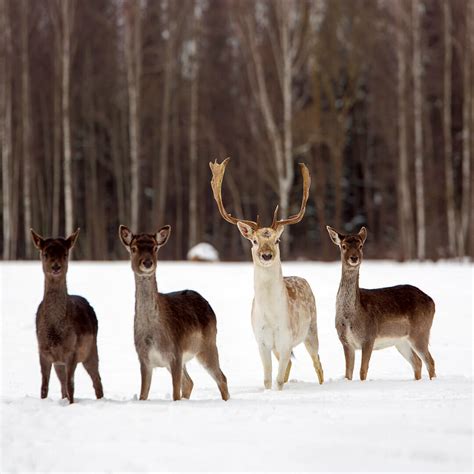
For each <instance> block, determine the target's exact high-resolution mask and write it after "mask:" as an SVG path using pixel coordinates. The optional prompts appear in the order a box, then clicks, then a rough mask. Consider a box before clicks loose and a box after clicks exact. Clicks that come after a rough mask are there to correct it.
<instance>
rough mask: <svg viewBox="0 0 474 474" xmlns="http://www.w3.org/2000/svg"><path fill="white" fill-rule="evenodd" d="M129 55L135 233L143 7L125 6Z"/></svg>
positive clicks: (133, 221) (136, 227)
mask: <svg viewBox="0 0 474 474" xmlns="http://www.w3.org/2000/svg"><path fill="white" fill-rule="evenodd" d="M125 11H126V26H125V42H126V46H125V53H126V62H127V85H128V108H129V135H130V180H131V183H130V188H131V189H130V221H131V226H132V229H134V232H138V231H139V223H140V215H139V214H140V207H139V206H140V110H139V105H140V79H141V62H142V59H141V11H140V3H139V2H137V1H133V0H131V1H130V0H129V1H127V3H126V4H125Z"/></svg>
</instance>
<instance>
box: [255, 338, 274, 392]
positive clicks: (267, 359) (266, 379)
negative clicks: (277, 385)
mask: <svg viewBox="0 0 474 474" xmlns="http://www.w3.org/2000/svg"><path fill="white" fill-rule="evenodd" d="M258 350H259V351H260V358H261V359H262V365H263V385H264V386H265V388H266V389H271V388H272V353H271V351H270V349H269V348H268V347H266V346H264V345H263V344H261V345H259V346H258Z"/></svg>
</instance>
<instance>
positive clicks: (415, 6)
mask: <svg viewBox="0 0 474 474" xmlns="http://www.w3.org/2000/svg"><path fill="white" fill-rule="evenodd" d="M411 5H412V21H413V25H412V31H413V85H414V87H413V115H414V126H415V130H414V132H415V133H414V136H415V200H416V237H417V256H418V259H419V260H424V259H425V257H426V224H425V185H424V179H425V178H424V172H423V166H424V165H423V155H424V149H423V91H422V77H423V63H422V57H421V51H422V44H421V17H422V13H423V8H424V7H423V4H422V3H421V2H420V0H413V1H412V4H411Z"/></svg>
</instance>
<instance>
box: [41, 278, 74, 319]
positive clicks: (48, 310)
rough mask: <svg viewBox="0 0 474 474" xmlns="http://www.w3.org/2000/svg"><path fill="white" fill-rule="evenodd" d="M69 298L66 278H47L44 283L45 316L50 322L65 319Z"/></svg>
mask: <svg viewBox="0 0 474 474" xmlns="http://www.w3.org/2000/svg"><path fill="white" fill-rule="evenodd" d="M67 297H68V295H67V284H66V277H64V278H54V277H49V276H47V277H46V278H45V282H44V295H43V307H44V311H43V314H44V315H45V316H46V317H47V318H48V319H50V320H59V319H63V318H65V317H66V307H67Z"/></svg>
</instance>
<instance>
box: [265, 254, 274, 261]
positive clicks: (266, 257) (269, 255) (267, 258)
mask: <svg viewBox="0 0 474 474" xmlns="http://www.w3.org/2000/svg"><path fill="white" fill-rule="evenodd" d="M272 256H273V255H272V254H271V253H262V258H263V259H264V260H266V261H267V262H268V260H271V259H272Z"/></svg>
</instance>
